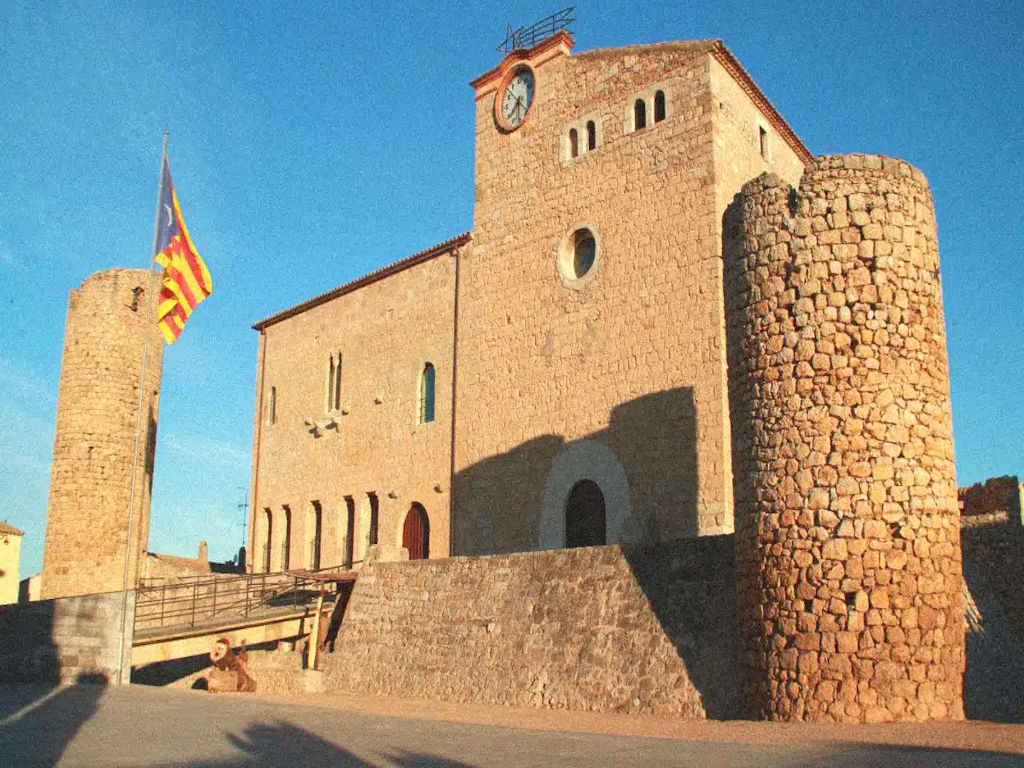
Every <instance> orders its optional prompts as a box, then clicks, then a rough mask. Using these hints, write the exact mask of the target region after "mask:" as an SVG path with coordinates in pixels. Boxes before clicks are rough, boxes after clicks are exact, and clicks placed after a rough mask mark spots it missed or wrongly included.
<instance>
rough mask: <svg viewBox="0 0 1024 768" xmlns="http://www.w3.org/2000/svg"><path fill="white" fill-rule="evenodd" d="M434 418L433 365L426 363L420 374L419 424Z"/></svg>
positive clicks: (427, 422)
mask: <svg viewBox="0 0 1024 768" xmlns="http://www.w3.org/2000/svg"><path fill="white" fill-rule="evenodd" d="M433 420H434V366H433V365H431V364H430V363H427V364H426V365H425V366H423V373H421V374H420V424H429V423H430V422H431V421H433Z"/></svg>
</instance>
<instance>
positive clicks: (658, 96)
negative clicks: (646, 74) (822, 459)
mask: <svg viewBox="0 0 1024 768" xmlns="http://www.w3.org/2000/svg"><path fill="white" fill-rule="evenodd" d="M664 119H665V92H664V91H657V92H656V93H655V94H654V122H656V123H660V122H661V121H662V120H664Z"/></svg>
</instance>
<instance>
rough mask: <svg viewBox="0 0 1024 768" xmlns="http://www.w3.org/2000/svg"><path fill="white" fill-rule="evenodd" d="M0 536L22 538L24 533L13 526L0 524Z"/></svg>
mask: <svg viewBox="0 0 1024 768" xmlns="http://www.w3.org/2000/svg"><path fill="white" fill-rule="evenodd" d="M0 535H4V536H24V535H25V532H24V531H19V530H18V529H17V528H15V527H14V526H13V525H8V524H7V523H6V522H4V523H0Z"/></svg>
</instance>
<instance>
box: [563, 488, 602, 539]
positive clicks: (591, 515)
mask: <svg viewBox="0 0 1024 768" xmlns="http://www.w3.org/2000/svg"><path fill="white" fill-rule="evenodd" d="M604 543H605V509H604V495H603V494H602V493H601V489H600V488H599V487H598V486H597V483H595V482H594V481H593V480H580V481H579V482H578V483H576V485H574V486H573V487H572V490H571V491H569V499H568V500H567V501H566V502H565V546H566V547H570V548H571V547H594V546H598V545H600V544H604Z"/></svg>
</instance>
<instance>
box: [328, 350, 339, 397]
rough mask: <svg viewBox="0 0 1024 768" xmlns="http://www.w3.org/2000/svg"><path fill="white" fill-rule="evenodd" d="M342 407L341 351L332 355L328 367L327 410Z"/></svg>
mask: <svg viewBox="0 0 1024 768" xmlns="http://www.w3.org/2000/svg"><path fill="white" fill-rule="evenodd" d="M340 407H341V353H340V352H339V353H338V354H337V355H331V360H330V363H329V365H328V368H327V410H328V411H336V410H338V409H339V408H340Z"/></svg>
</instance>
